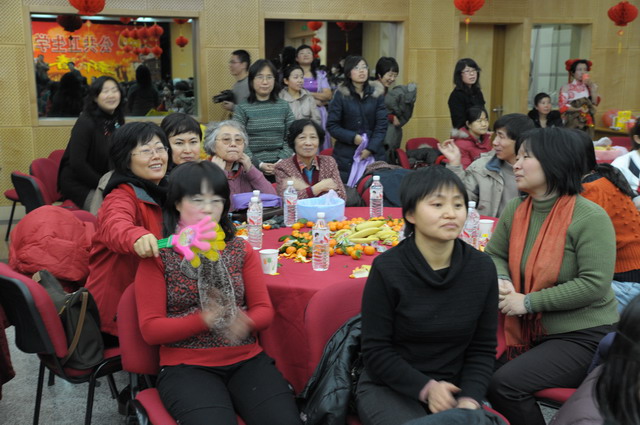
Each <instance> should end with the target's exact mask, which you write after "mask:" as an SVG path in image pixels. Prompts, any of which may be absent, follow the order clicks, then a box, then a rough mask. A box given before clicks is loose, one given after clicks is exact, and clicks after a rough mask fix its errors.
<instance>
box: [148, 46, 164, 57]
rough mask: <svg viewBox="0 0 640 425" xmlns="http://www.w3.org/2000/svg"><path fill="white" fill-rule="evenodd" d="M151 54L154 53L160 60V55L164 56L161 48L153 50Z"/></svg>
mask: <svg viewBox="0 0 640 425" xmlns="http://www.w3.org/2000/svg"><path fill="white" fill-rule="evenodd" d="M151 53H153V55H154V56H155V57H157V58H159V57H160V55H162V48H161V47H160V46H155V47H154V48H153V49H151Z"/></svg>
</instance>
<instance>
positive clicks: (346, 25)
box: [336, 22, 358, 32]
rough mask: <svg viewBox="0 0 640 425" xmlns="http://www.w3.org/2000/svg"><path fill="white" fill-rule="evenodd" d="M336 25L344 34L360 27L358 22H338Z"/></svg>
mask: <svg viewBox="0 0 640 425" xmlns="http://www.w3.org/2000/svg"><path fill="white" fill-rule="evenodd" d="M336 25H337V26H338V27H339V28H340V30H342V31H344V32H349V31H353V30H354V29H356V27H357V26H358V23H357V22H336Z"/></svg>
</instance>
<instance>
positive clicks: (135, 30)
mask: <svg viewBox="0 0 640 425" xmlns="http://www.w3.org/2000/svg"><path fill="white" fill-rule="evenodd" d="M129 37H130V38H133V39H134V40H138V39H139V38H140V36H139V35H138V28H131V29H130V30H129Z"/></svg>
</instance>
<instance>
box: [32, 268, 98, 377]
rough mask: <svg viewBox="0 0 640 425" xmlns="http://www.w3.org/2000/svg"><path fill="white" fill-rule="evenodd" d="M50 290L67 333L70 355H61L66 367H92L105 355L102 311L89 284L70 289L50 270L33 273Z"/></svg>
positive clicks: (61, 361)
mask: <svg viewBox="0 0 640 425" xmlns="http://www.w3.org/2000/svg"><path fill="white" fill-rule="evenodd" d="M33 280H34V281H36V282H38V283H40V285H42V286H43V287H44V289H45V290H46V291H47V293H48V294H49V296H50V297H51V300H52V301H53V304H54V306H55V308H56V311H57V312H58V316H59V317H60V320H61V321H62V327H63V329H64V332H65V335H66V336H67V344H68V349H67V355H66V356H65V357H64V358H62V359H60V363H61V364H62V365H63V366H65V367H70V368H74V369H91V368H92V367H94V366H95V365H97V364H98V363H100V362H101V361H102V360H103V358H104V343H103V341H102V334H101V333H100V313H99V312H98V306H97V305H96V302H95V300H94V299H93V297H92V296H91V293H89V291H88V290H87V289H86V288H80V289H78V290H77V291H75V292H72V293H66V292H65V291H64V289H63V288H62V285H60V282H58V279H56V277H55V276H54V275H52V274H51V273H50V272H49V271H47V270H40V271H39V272H37V273H36V274H34V275H33Z"/></svg>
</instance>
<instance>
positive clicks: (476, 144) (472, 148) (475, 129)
mask: <svg viewBox="0 0 640 425" xmlns="http://www.w3.org/2000/svg"><path fill="white" fill-rule="evenodd" d="M451 137H452V138H453V139H454V141H455V143H456V146H458V149H460V163H461V164H462V167H464V168H465V169H466V168H467V167H468V166H469V165H471V163H472V162H473V161H475V160H476V159H478V158H480V155H481V154H483V153H485V152H489V151H490V150H491V149H493V146H492V145H491V132H490V131H489V119H488V114H487V111H486V110H485V109H484V108H483V107H481V106H472V107H471V108H469V109H468V110H467V111H466V113H465V125H464V127H462V128H460V129H459V130H453V131H452V132H451Z"/></svg>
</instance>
